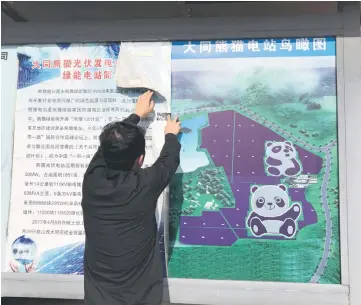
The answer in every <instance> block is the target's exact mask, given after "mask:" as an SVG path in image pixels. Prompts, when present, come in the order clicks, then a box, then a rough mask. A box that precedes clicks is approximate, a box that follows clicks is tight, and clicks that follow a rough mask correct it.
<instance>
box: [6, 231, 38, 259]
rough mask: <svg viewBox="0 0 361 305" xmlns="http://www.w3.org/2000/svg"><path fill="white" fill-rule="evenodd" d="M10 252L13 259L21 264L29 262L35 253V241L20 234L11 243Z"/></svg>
mask: <svg viewBox="0 0 361 305" xmlns="http://www.w3.org/2000/svg"><path fill="white" fill-rule="evenodd" d="M11 253H12V256H13V258H14V260H15V261H17V262H18V263H20V264H21V265H28V264H31V263H32V262H33V261H34V259H35V256H36V254H37V247H36V243H35V241H34V240H32V239H31V238H30V237H28V236H26V235H22V236H20V237H18V238H17V239H15V241H14V242H13V244H12V245H11Z"/></svg>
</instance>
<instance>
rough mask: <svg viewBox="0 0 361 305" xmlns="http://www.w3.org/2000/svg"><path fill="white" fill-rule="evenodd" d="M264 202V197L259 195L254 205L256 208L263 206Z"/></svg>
mask: <svg viewBox="0 0 361 305" xmlns="http://www.w3.org/2000/svg"><path fill="white" fill-rule="evenodd" d="M264 203H265V199H264V198H263V197H259V198H258V199H257V201H256V205H257V207H258V208H261V207H263V205H264Z"/></svg>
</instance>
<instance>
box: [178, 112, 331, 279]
mask: <svg viewBox="0 0 361 305" xmlns="http://www.w3.org/2000/svg"><path fill="white" fill-rule="evenodd" d="M238 107H239V109H240V110H242V112H244V113H246V114H247V115H248V116H249V118H250V119H252V120H254V121H256V122H258V123H260V124H262V125H263V126H265V127H268V128H270V129H271V130H273V131H275V132H277V133H278V134H280V135H282V136H283V137H284V138H287V139H290V140H292V141H294V142H297V144H301V145H302V146H303V147H305V148H308V149H309V150H310V151H314V152H323V153H325V157H326V166H325V174H324V176H323V180H322V185H321V203H322V208H323V210H324V213H325V222H326V238H325V243H324V249H323V253H322V257H321V261H320V263H319V265H318V267H317V269H316V272H315V273H314V275H313V276H312V278H311V281H310V282H311V283H317V282H318V281H319V279H320V277H321V276H322V275H323V273H324V271H325V269H326V266H327V260H328V258H329V256H330V251H331V242H332V217H331V211H330V206H329V202H328V199H327V188H328V182H329V180H330V172H331V165H332V157H331V149H332V148H333V147H334V146H335V145H336V144H337V140H332V141H331V142H330V143H328V144H326V145H323V146H316V145H311V144H310V143H308V142H306V141H304V140H302V139H300V138H298V137H296V136H294V135H293V134H291V133H290V132H288V131H287V130H285V129H283V128H281V127H279V126H277V125H276V124H275V123H273V122H271V121H268V120H267V119H266V118H263V117H262V116H260V115H258V114H256V113H255V112H253V111H252V110H250V109H249V108H247V107H245V106H243V105H240V106H238ZM234 108H235V106H234V105H232V106H221V107H206V108H201V109H189V110H186V111H183V112H176V113H175V114H176V115H185V114H193V113H199V112H220V111H226V110H234Z"/></svg>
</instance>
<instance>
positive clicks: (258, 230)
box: [247, 184, 301, 238]
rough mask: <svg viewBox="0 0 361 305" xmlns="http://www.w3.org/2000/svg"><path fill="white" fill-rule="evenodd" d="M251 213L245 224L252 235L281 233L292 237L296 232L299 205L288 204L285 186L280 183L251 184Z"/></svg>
mask: <svg viewBox="0 0 361 305" xmlns="http://www.w3.org/2000/svg"><path fill="white" fill-rule="evenodd" d="M251 192H252V196H251V206H252V213H251V214H250V215H249V217H248V219H247V226H248V227H249V228H250V229H251V232H252V234H253V235H254V236H256V237H260V236H263V235H281V236H284V237H286V238H292V237H293V236H294V235H295V234H296V232H297V222H296V221H297V219H298V217H299V216H300V215H301V205H300V204H298V203H293V204H292V205H291V206H290V204H289V197H288V193H287V187H286V186H285V185H283V184H280V185H264V186H257V185H255V186H253V187H252V188H251Z"/></svg>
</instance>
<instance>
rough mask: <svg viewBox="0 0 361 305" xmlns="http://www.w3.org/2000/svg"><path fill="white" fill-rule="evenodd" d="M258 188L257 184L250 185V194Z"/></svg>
mask: <svg viewBox="0 0 361 305" xmlns="http://www.w3.org/2000/svg"><path fill="white" fill-rule="evenodd" d="M258 189H259V187H258V186H257V185H254V186H252V187H251V192H252V194H253V193H254V192H255V191H257V190H258Z"/></svg>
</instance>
